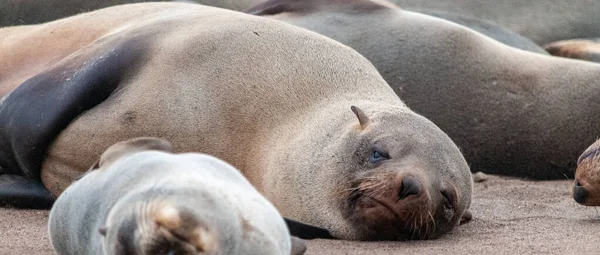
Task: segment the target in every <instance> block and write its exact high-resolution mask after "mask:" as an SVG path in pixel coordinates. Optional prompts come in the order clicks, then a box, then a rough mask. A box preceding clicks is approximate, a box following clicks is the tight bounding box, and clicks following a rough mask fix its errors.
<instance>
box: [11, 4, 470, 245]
mask: <svg viewBox="0 0 600 255" xmlns="http://www.w3.org/2000/svg"><path fill="white" fill-rule="evenodd" d="M128 10H136V11H137V12H138V15H137V16H136V18H132V19H130V20H121V22H120V24H114V23H112V22H107V23H104V22H99V21H98V20H95V19H107V20H114V19H113V16H118V15H120V14H121V13H122V12H127V11H128ZM91 20H94V22H93V23H92V22H90V21H91ZM52 24H53V23H52ZM92 24H93V25H94V26H98V28H97V29H105V30H106V31H107V32H106V33H105V34H104V35H101V36H100V37H99V38H98V39H97V41H96V42H94V43H92V44H90V46H89V47H87V48H84V49H82V50H80V51H77V50H78V49H77V48H74V49H72V51H73V54H72V55H71V56H69V57H67V58H65V59H64V60H62V61H64V63H71V62H70V61H72V60H73V59H81V58H83V60H85V58H84V57H83V56H89V55H93V53H94V52H96V51H100V52H101V51H103V50H110V49H112V47H117V45H121V44H123V43H124V42H125V41H127V40H128V39H130V38H132V37H135V38H144V39H145V40H143V42H144V46H143V47H142V46H140V49H137V50H139V51H143V52H142V53H143V54H142V53H140V54H142V55H143V58H142V59H141V60H139V61H140V63H139V64H137V65H136V67H135V68H134V67H128V68H126V70H122V72H123V73H124V75H123V76H124V77H125V78H124V79H123V81H121V83H120V84H119V88H118V89H117V91H116V92H114V93H113V94H112V95H111V96H110V97H109V98H108V99H106V100H105V101H104V102H102V103H101V104H99V105H97V106H96V107H94V108H92V109H90V110H89V111H87V112H85V113H83V114H81V115H80V116H79V117H78V118H77V119H75V120H74V121H73V122H72V123H71V124H70V125H69V126H68V127H67V128H66V129H64V131H63V132H62V133H61V134H60V135H59V136H58V137H57V139H56V140H55V141H54V143H53V145H52V146H51V147H50V148H49V150H48V153H47V158H46V160H45V161H44V163H43V168H42V173H41V175H42V181H43V183H44V185H45V186H46V187H47V188H48V189H49V190H50V191H51V192H52V193H53V194H55V195H59V194H60V193H61V192H62V191H63V190H64V189H65V188H66V187H67V185H68V184H69V183H70V181H71V180H72V177H73V176H77V175H79V174H80V173H81V171H83V170H85V169H87V168H88V167H89V165H91V164H92V163H93V162H94V160H95V159H96V158H97V157H98V156H99V155H100V154H101V152H102V150H104V149H105V148H107V147H108V146H110V145H111V144H112V143H115V142H117V141H122V140H127V139H130V138H134V137H139V136H155V137H160V138H163V139H167V140H169V141H171V142H172V143H173V145H174V151H176V152H189V151H195V152H203V153H207V154H211V155H214V156H216V157H219V158H221V159H223V160H225V161H227V162H230V163H231V164H233V165H234V166H236V167H237V168H238V169H240V170H241V171H242V172H243V173H244V175H245V176H246V177H247V178H248V179H249V181H250V182H251V183H252V184H253V185H254V186H255V187H256V188H257V189H258V190H259V191H261V192H262V193H263V194H264V195H265V196H266V197H267V198H268V199H269V200H270V201H271V202H272V203H273V204H274V205H275V206H276V207H277V208H278V209H279V210H280V211H281V212H282V214H283V215H284V216H287V217H291V218H294V219H297V220H300V221H305V222H307V223H310V224H314V225H317V226H322V227H325V228H327V229H329V230H330V231H331V232H332V233H333V234H334V235H336V236H337V237H340V238H349V239H369V238H371V239H375V238H384V237H385V238H387V239H393V238H399V236H400V235H401V234H400V233H396V232H400V231H403V232H402V234H403V235H405V234H408V233H407V232H410V231H413V230H416V229H418V230H419V231H422V232H423V235H420V236H419V237H422V238H434V237H437V236H439V235H441V234H443V233H446V232H448V231H449V230H450V229H452V228H453V227H454V226H455V225H456V224H457V223H458V220H459V218H460V216H461V215H462V213H463V211H464V210H465V209H466V208H467V207H468V206H469V204H470V200H471V189H472V181H471V178H470V174H469V172H468V165H467V164H466V162H465V161H464V158H463V157H462V155H461V154H460V152H459V150H458V148H457V147H456V146H455V145H454V144H453V143H452V141H451V140H450V139H449V138H448V137H447V136H446V135H445V134H444V133H443V132H441V130H439V128H437V127H436V126H435V125H434V124H432V123H431V122H430V121H428V120H427V119H425V118H423V117H421V116H419V115H417V114H415V113H414V112H412V111H411V110H409V109H408V108H406V106H405V105H404V104H403V103H402V101H401V100H400V99H399V98H398V96H396V95H395V94H394V92H393V90H392V89H391V88H390V87H389V86H388V85H387V84H386V83H385V81H384V80H383V78H382V77H381V76H380V75H379V73H378V72H377V71H376V69H375V68H374V67H373V66H372V65H371V64H370V63H369V62H368V61H367V60H366V59H364V58H363V57H362V56H361V55H360V54H358V53H357V52H355V51H353V50H351V49H350V48H348V47H346V46H344V45H342V44H340V43H337V42H335V41H333V40H330V39H328V38H326V37H323V36H320V35H318V34H315V33H311V32H309V31H306V30H304V29H299V28H296V27H293V26H290V25H287V24H284V23H281V22H276V21H273V20H269V19H264V18H260V17H253V16H250V15H247V14H242V13H237V12H233V11H226V10H221V9H217V8H210V7H204V6H198V5H189V4H158V3H156V4H138V5H124V6H119V7H112V8H107V9H103V10H100V11H96V12H93V13H89V14H84V15H80V16H75V17H72V18H70V19H65V20H63V21H61V23H59V24H58V23H57V25H59V26H64V27H70V28H71V29H78V30H79V33H85V31H86V29H87V27H88V26H91V25H92ZM104 24H105V25H106V27H103V26H104ZM40 27H41V28H44V25H42V26H40ZM34 28H37V27H34ZM15 47H16V46H15ZM19 47H24V48H27V45H26V44H20V45H19ZM42 61H43V60H42ZM65 68H75V67H69V66H67V67H65ZM351 106H357V107H359V108H360V109H361V110H362V111H363V112H364V114H365V116H368V119H370V120H371V124H369V125H368V127H367V128H365V129H363V130H359V129H356V126H357V125H358V123H359V120H358V119H357V118H356V116H355V115H354V114H353V113H352V110H351ZM376 140H378V141H379V142H380V143H383V144H385V145H386V148H387V149H388V150H389V151H390V154H391V155H392V158H391V159H390V160H389V162H390V163H389V164H382V165H381V166H380V167H375V166H374V165H373V166H372V167H370V168H369V170H370V171H362V169H365V168H367V166H371V165H369V164H360V163H359V162H357V160H361V161H364V160H366V159H367V158H368V157H369V155H370V153H371V151H370V150H367V149H370V148H366V147H359V145H361V146H371V144H372V143H374V142H375V141H376ZM361 148H362V149H363V151H361V152H360V154H359V153H357V151H356V150H358V149H361ZM358 156H360V158H358V159H357V158H353V157H358ZM406 159H411V160H410V162H409V163H406V166H405V167H403V168H399V167H396V166H397V165H398V164H402V162H404V161H405V160H406ZM410 164H414V165H415V167H409V166H408V165H410ZM416 169H419V171H421V172H422V173H421V175H418V176H424V177H423V178H429V179H431V183H429V182H423V187H421V188H422V194H421V195H420V196H418V197H417V196H415V198H414V201H416V200H419V201H420V202H421V203H423V204H427V205H429V206H430V207H429V208H440V207H441V206H442V203H441V201H442V195H441V194H440V190H441V189H442V188H448V189H451V188H452V187H453V186H457V188H459V189H460V190H461V192H460V196H457V201H456V202H457V203H456V206H455V207H453V208H452V209H451V210H448V214H446V215H445V216H443V217H442V215H441V213H443V212H442V211H440V210H437V211H435V212H432V213H440V216H439V217H442V218H436V219H434V218H433V217H430V218H424V217H423V216H422V215H419V216H415V215H412V216H411V215H410V214H407V217H406V218H403V219H396V218H390V219H387V220H389V221H390V222H378V220H377V219H378V217H377V213H374V214H368V215H362V216H361V217H363V216H364V217H363V218H360V217H355V218H360V219H364V220H362V221H357V222H353V221H352V220H354V219H355V218H353V217H354V213H355V211H352V210H353V207H351V206H348V203H350V202H348V201H349V198H348V197H345V196H343V194H339V193H335V191H337V190H339V189H346V190H349V189H352V188H353V186H352V185H353V182H354V181H357V180H355V179H356V178H357V176H356V173H369V174H374V173H376V172H378V171H389V172H395V173H396V174H397V175H399V176H401V175H405V174H408V173H409V172H412V171H417V170H416ZM440 171H442V172H447V173H445V175H449V176H452V179H439V178H436V177H435V176H436V175H438V174H439V172H440ZM425 176H426V177H425ZM363 177H364V176H363ZM358 181H362V179H360V178H359V179H358ZM396 185H397V183H393V184H390V185H384V187H390V188H396ZM388 193H389V194H394V193H393V192H388ZM386 194H387V193H386ZM394 195H395V194H394ZM390 199H394V200H397V199H396V197H390ZM408 200H410V199H408ZM412 204H413V203H408V202H405V201H402V202H398V203H397V206H398V207H399V208H400V207H402V208H404V209H406V210H417V209H418V208H415V207H414V206H412ZM378 210H379V211H384V210H385V208H383V207H381V206H380V208H379V209H378ZM356 213H360V212H359V211H357V212H356ZM416 217H420V218H419V219H421V220H420V221H416V220H415V218H416ZM444 217H445V218H444ZM348 218H350V219H348ZM369 219H373V220H369ZM396 221H401V222H405V221H406V222H415V224H414V225H411V227H410V228H408V227H406V228H405V229H401V230H400V229H396V228H389V226H390V224H395V223H396ZM426 221H427V222H426ZM433 221H436V225H437V226H438V228H437V229H427V230H426V229H420V228H421V227H423V226H426V224H428V225H431V224H432V223H431V222H433ZM373 222H377V224H378V226H379V227H381V226H384V227H386V228H388V230H389V231H387V233H386V235H385V236H383V235H381V236H378V235H377V233H376V232H373V231H371V230H370V229H369V227H370V224H372V223H373ZM428 222H429V223H428ZM405 232H406V233H405Z"/></svg>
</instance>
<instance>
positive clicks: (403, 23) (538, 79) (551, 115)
mask: <svg viewBox="0 0 600 255" xmlns="http://www.w3.org/2000/svg"><path fill="white" fill-rule="evenodd" d="M249 13H252V14H257V15H265V16H267V15H269V17H271V18H273V19H277V20H281V21H285V22H288V23H290V24H294V25H297V26H300V27H303V28H307V29H309V30H312V31H315V32H318V33H321V34H323V35H326V36H329V37H330V38H332V39H335V40H337V41H339V42H342V43H344V44H346V45H348V46H350V47H352V48H353V49H355V50H357V51H358V52H359V53H361V54H362V55H363V56H365V57H366V58H367V59H369V60H370V61H371V63H373V64H374V65H375V67H377V69H378V70H379V72H380V73H381V74H382V76H383V77H384V78H385V79H386V81H387V82H388V83H389V84H390V86H392V88H393V89H394V91H395V92H396V93H397V94H398V95H399V96H400V98H402V100H403V101H404V102H405V103H406V104H407V105H408V106H409V107H410V108H411V109H413V110H414V111H415V112H417V113H419V114H422V115H424V116H425V117H427V118H428V119H430V120H432V121H433V122H434V123H435V124H437V125H438V126H439V127H440V128H441V129H442V130H444V131H445V132H446V133H447V134H448V135H449V136H450V137H451V138H452V140H453V141H454V142H456V143H457V144H458V146H459V147H460V149H461V151H462V152H463V154H464V155H465V157H466V159H467V162H469V164H470V166H471V170H473V171H474V172H477V171H482V172H485V173H491V174H503V175H514V176H523V177H529V178H535V179H562V178H564V175H565V174H566V175H572V170H573V169H574V168H575V165H576V162H577V157H578V156H579V154H580V153H581V151H583V150H584V149H585V148H586V147H587V146H588V145H589V144H591V143H592V142H594V141H595V139H596V137H598V136H600V121H598V120H599V119H600V101H598V100H597V98H598V96H597V94H598V93H600V90H599V89H598V88H599V87H600V66H599V65H597V64H594V63H586V62H583V61H575V60H569V59H564V58H557V57H552V56H544V55H541V54H533V53H530V52H526V51H522V50H518V49H514V48H512V47H507V46H506V45H504V44H501V43H499V42H497V41H495V40H492V39H490V38H488V37H486V36H483V35H481V34H480V33H476V32H474V31H473V30H471V29H468V28H466V27H463V26H459V25H457V24H455V23H451V22H448V21H445V20H442V19H438V18H434V17H431V16H426V15H422V14H418V13H414V12H409V11H403V10H401V9H398V8H397V7H395V6H393V5H390V4H389V3H385V2H381V1H369V0H353V1H341V0H340V1H325V0H305V1H300V0H271V1H267V2H265V3H263V4H260V5H258V6H256V7H253V8H252V9H251V10H249Z"/></svg>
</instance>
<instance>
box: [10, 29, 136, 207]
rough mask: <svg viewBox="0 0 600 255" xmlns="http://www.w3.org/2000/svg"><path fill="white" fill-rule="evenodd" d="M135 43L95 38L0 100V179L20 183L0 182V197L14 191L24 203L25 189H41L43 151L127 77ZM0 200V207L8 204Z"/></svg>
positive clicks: (131, 63) (131, 40)
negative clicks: (13, 177) (18, 180)
mask: <svg viewBox="0 0 600 255" xmlns="http://www.w3.org/2000/svg"><path fill="white" fill-rule="evenodd" d="M115 37H117V36H115ZM138 42H139V40H135V38H133V39H126V40H123V39H122V38H116V40H110V39H101V40H99V41H97V42H95V43H93V44H92V45H90V46H88V47H86V48H84V49H81V50H79V51H77V52H75V53H73V54H71V55H70V56H69V57H67V58H65V59H63V60H61V61H60V62H58V63H57V64H56V65H54V66H53V67H51V68H49V69H48V70H46V71H44V72H42V73H40V74H38V75H36V76H33V77H32V78H30V79H28V80H27V81H25V82H24V83H23V84H21V85H20V86H19V87H17V88H16V89H15V90H13V91H12V92H11V93H10V94H9V95H8V96H5V97H4V98H3V99H2V101H1V102H0V144H2V146H1V147H0V176H3V175H6V174H12V175H17V176H23V177H25V178H26V179H24V178H20V184H19V185H16V186H15V184H14V183H12V182H11V181H9V179H11V178H8V177H7V178H4V179H0V194H12V195H11V197H12V196H13V195H17V194H16V193H19V192H20V193H21V194H22V196H14V197H15V198H18V197H21V198H23V199H25V198H27V194H29V192H26V191H27V190H28V189H29V188H31V189H32V192H33V191H34V190H37V189H42V188H43V186H42V184H41V182H40V172H41V166H42V163H43V161H44V157H45V153H46V150H47V148H48V147H49V146H50V144H51V143H52V142H53V141H54V139H55V138H56V137H57V136H58V135H59V134H60V132H61V131H62V130H63V129H65V128H66V127H67V126H68V125H69V124H70V123H71V121H73V120H74V119H75V118H76V117H77V116H78V115H79V114H81V113H83V112H85V111H87V110H89V109H91V108H92V107H94V106H96V105H98V104H100V103H101V102H103V101H104V100H106V99H107V98H108V97H109V96H110V95H111V94H112V93H113V92H114V91H115V90H116V89H117V88H118V87H119V85H120V84H121V83H122V81H123V80H124V79H126V78H127V74H128V73H129V72H128V71H131V70H132V68H135V66H136V65H135V63H137V60H138V59H139V56H141V54H139V53H140V50H139V49H140V48H141V47H142V46H141V44H139V43H138ZM27 179H28V180H27ZM38 184H39V185H38ZM34 187H35V188H34ZM29 195H31V194H29ZM3 198H4V197H0V204H4V202H9V201H3V200H2V199H3ZM25 200H26V199H25ZM11 203H14V204H19V203H17V202H16V201H12V202H11ZM26 204H27V203H26Z"/></svg>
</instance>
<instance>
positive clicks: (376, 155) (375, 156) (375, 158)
mask: <svg viewBox="0 0 600 255" xmlns="http://www.w3.org/2000/svg"><path fill="white" fill-rule="evenodd" d="M386 159H390V156H389V155H388V154H387V153H385V152H382V151H379V150H377V149H375V150H373V152H372V153H371V157H369V161H371V163H378V162H381V161H383V160H386Z"/></svg>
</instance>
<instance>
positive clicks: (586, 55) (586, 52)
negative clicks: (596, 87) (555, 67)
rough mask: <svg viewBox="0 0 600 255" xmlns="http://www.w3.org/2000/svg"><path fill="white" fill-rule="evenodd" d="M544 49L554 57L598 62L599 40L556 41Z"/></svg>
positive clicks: (599, 60) (599, 56) (599, 55)
mask: <svg viewBox="0 0 600 255" xmlns="http://www.w3.org/2000/svg"><path fill="white" fill-rule="evenodd" d="M544 49H546V50H547V51H548V52H549V53H550V54H552V55H554V56H559V57H565V58H574V59H581V60H587V61H592V62H600V39H573V40H565V41H558V42H553V43H549V44H546V45H544Z"/></svg>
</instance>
